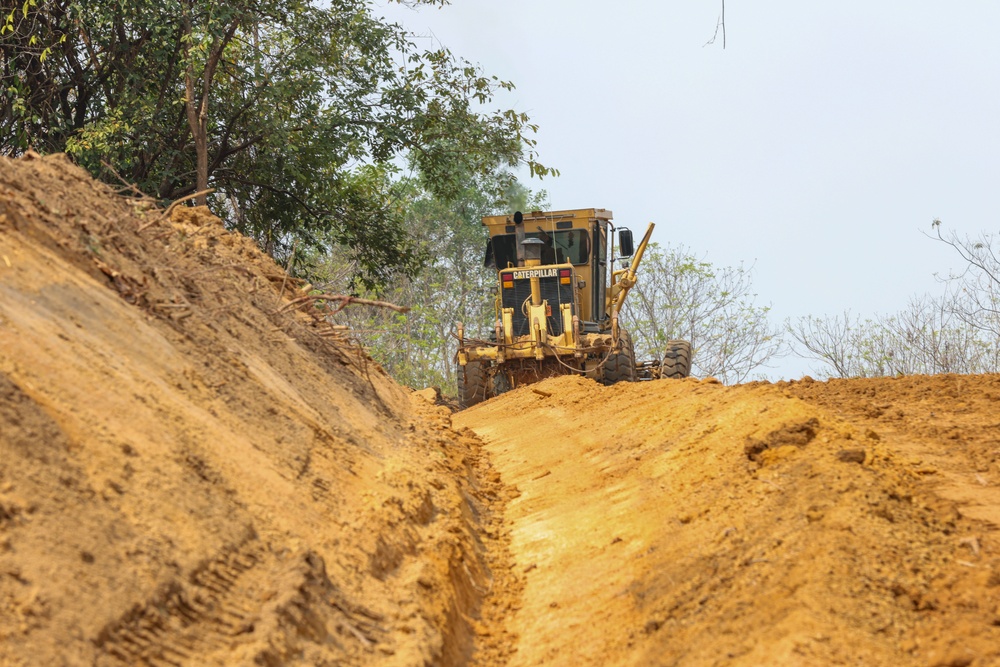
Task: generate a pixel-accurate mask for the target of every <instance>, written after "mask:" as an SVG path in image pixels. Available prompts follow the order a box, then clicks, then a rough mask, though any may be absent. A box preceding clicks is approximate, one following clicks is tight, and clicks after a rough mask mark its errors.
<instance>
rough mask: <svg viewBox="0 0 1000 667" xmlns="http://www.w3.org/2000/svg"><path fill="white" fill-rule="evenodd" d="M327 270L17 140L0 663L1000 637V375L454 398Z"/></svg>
mask: <svg viewBox="0 0 1000 667" xmlns="http://www.w3.org/2000/svg"><path fill="white" fill-rule="evenodd" d="M300 295H301V292H300V291H299V290H298V285H296V284H295V283H294V281H292V280H290V279H288V278H286V276H285V275H284V273H283V272H282V271H281V269H280V268H279V267H277V266H275V265H274V263H273V262H272V261H271V260H269V259H268V258H266V257H264V256H263V255H261V254H260V253H259V252H258V251H257V250H256V248H255V247H254V246H253V244H252V243H251V242H250V241H248V240H246V239H244V238H241V237H239V236H238V235H235V234H232V233H229V232H227V231H225V230H224V229H222V227H221V226H220V225H219V223H218V220H217V219H215V218H214V217H212V216H211V215H210V214H208V212H207V211H206V210H205V209H196V208H195V209H192V208H178V209H175V210H174V211H173V213H172V215H171V216H170V217H169V218H168V217H165V216H164V215H163V214H162V212H161V211H158V210H155V209H153V208H152V207H150V206H148V205H146V204H143V203H142V202H137V201H135V200H124V199H121V198H118V197H115V196H113V193H111V192H110V191H109V190H108V189H107V188H105V187H104V186H101V185H99V184H96V183H94V182H93V181H91V180H90V179H89V178H88V177H87V176H86V175H85V174H84V173H83V172H82V171H80V170H78V169H76V168H75V167H73V166H71V165H69V164H68V162H67V161H66V160H65V159H63V158H61V157H51V158H37V157H30V158H26V159H22V160H17V161H12V160H7V159H3V158H0V665H101V666H104V665H108V666H114V665H192V666H193V665H243V664H248V665H249V664H261V665H303V666H304V665H333V664H337V665H340V664H345V665H362V664H364V665H368V664H378V665H421V664H426V665H462V664H478V665H481V666H483V667H493V666H499V665H508V664H509V665H535V664H545V665H550V664H551V665H559V664H567V665H577V664H586V665H612V664H615V665H617V664H621V665H626V664H628V665H654V664H655V665H698V666H700V665H715V664H732V665H761V664H788V665H828V664H852V665H853V664H866V665H867V664H898V665H920V666H935V665H936V666H952V667H954V666H960V665H975V666H977V667H978V666H981V665H1000V536H998V533H997V530H998V528H997V526H998V524H1000V484H998V482H1000V463H998V459H1000V429H998V426H1000V411H998V407H1000V377H998V376H978V377H958V376H939V377H912V378H902V379H880V380H852V381H831V382H826V383H820V382H813V381H811V380H808V379H804V380H802V381H800V382H795V383H778V384H774V385H771V384H766V383H760V384H753V385H744V386H738V387H724V386H721V385H719V384H718V383H716V382H714V381H701V382H699V381H696V380H687V381H677V382H668V381H660V382H655V383H641V384H632V385H616V386H614V387H601V386H598V385H597V384H595V383H593V382H590V381H588V380H585V379H582V378H574V377H564V378H557V379H552V380H546V381H544V382H542V383H540V384H538V385H535V386H534V387H529V388H525V389H521V390H518V391H516V392H512V393H510V394H507V395H504V396H501V397H499V398H497V399H493V400H491V401H488V402H486V403H484V404H481V405H479V406H476V407H475V408H472V409H470V410H466V411H464V412H462V413H458V414H455V415H452V414H451V412H450V411H449V410H448V409H447V408H446V407H442V406H441V405H439V403H440V400H439V397H438V396H437V394H436V392H434V391H433V390H424V391H421V392H415V393H408V391H407V390H405V389H402V388H400V387H398V386H397V385H395V384H394V383H393V382H392V381H391V380H390V379H389V378H388V377H387V376H386V375H385V373H384V372H383V371H382V370H381V369H380V368H379V367H378V366H377V365H376V364H375V363H374V362H372V361H371V360H370V359H369V358H368V357H367V356H366V355H365V354H364V352H363V351H361V350H358V349H357V348H356V347H353V346H352V345H350V344H349V341H347V340H344V339H340V338H337V337H331V336H329V335H328V334H330V333H331V332H330V331H329V330H328V328H327V327H326V325H325V323H323V322H322V321H321V320H316V319H314V318H312V317H309V316H307V315H304V314H302V312H301V311H295V310H294V309H293V308H289V307H288V306H289V305H290V302H291V300H292V299H293V298H295V297H298V296H300ZM292 305H294V304H292Z"/></svg>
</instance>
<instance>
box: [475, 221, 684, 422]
mask: <svg viewBox="0 0 1000 667" xmlns="http://www.w3.org/2000/svg"><path fill="white" fill-rule="evenodd" d="M611 220H612V215H611V211H608V210H606V209H600V208H598V209H580V210H573V211H551V212H548V213H542V212H539V211H535V212H532V213H527V214H524V213H521V212H520V211H519V212H517V213H514V214H513V215H498V216H489V217H485V218H483V225H484V226H485V227H486V228H487V229H488V230H489V240H488V241H487V244H486V265H487V266H488V267H492V268H495V269H496V270H497V283H498V290H497V296H496V320H495V323H494V328H493V332H492V335H490V336H489V339H488V340H476V339H471V338H466V337H465V330H464V327H463V325H462V323H461V322H459V323H458V324H457V327H456V328H457V337H458V355H457V357H458V363H459V365H460V367H461V369H462V372H461V373H459V377H458V385H459V386H458V389H459V400H460V402H461V404H462V406H463V407H469V406H471V405H475V404H476V403H479V402H480V401H483V400H485V399H487V398H490V397H491V396H495V395H498V394H502V393H503V392H505V391H509V390H511V389H513V388H516V387H519V386H523V385H526V384H530V383H533V382H537V381H539V380H541V379H544V378H547V377H553V376H556V375H562V374H566V373H577V374H581V375H584V376H586V377H591V378H593V379H595V380H598V381H601V382H603V383H604V384H614V383H616V382H634V381H637V380H654V379H658V378H684V377H687V376H688V375H690V373H691V344H690V343H689V342H687V341H682V340H674V341H669V342H668V343H667V344H666V346H665V350H664V352H663V356H661V357H660V358H658V359H654V360H650V361H643V362H641V363H636V360H635V352H634V350H633V347H632V339H631V337H630V336H629V333H628V331H626V330H625V329H624V328H622V327H621V325H620V323H619V314H620V313H621V309H622V304H624V303H625V297H626V296H627V295H628V292H629V290H630V289H631V288H632V287H633V286H634V285H635V284H636V269H637V268H638V267H639V263H640V262H641V261H642V255H643V253H644V252H645V251H646V246H647V245H648V244H649V237H650V235H651V234H652V232H653V226H654V225H653V223H649V227H648V228H647V229H646V234H645V236H643V238H642V241H641V242H640V243H639V246H638V248H636V247H635V246H634V242H633V238H632V232H631V231H630V230H629V229H626V228H622V229H618V230H617V231H618V243H617V247H616V245H615V243H614V234H613V232H614V230H615V228H614V226H613V225H612V224H611ZM616 253H617V257H616ZM609 258H610V259H609ZM618 260H623V263H622V266H623V268H621V269H617V270H616V269H615V268H614V262H615V261H618ZM629 260H631V261H629Z"/></svg>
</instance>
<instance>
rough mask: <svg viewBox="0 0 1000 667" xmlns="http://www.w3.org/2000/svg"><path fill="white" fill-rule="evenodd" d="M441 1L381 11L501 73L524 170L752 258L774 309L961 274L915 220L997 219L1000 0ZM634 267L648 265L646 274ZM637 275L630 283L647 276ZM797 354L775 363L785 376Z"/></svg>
mask: <svg viewBox="0 0 1000 667" xmlns="http://www.w3.org/2000/svg"><path fill="white" fill-rule="evenodd" d="M721 8H722V4H721V0H713V1H707V0H696V1H692V0H687V1H685V2H678V1H675V0H655V1H654V0H645V1H638V0H619V1H618V2H617V3H610V2H606V1H605V2H596V1H594V0H503V1H502V2H501V1H500V0H453V4H452V5H450V6H446V7H443V8H440V9H435V8H423V9H420V10H418V11H414V10H410V9H407V8H405V7H399V6H397V5H386V4H384V3H380V4H379V5H378V6H377V7H376V11H377V12H380V13H382V14H383V15H385V16H387V17H388V18H390V19H392V20H395V21H397V22H399V23H401V24H403V25H404V26H406V27H407V28H408V29H409V30H411V31H412V32H413V34H414V36H415V37H414V39H415V41H416V43H417V44H418V45H419V46H426V47H427V48H431V47H434V46H444V47H447V48H448V49H450V50H451V51H452V52H453V53H454V54H455V55H457V56H461V57H463V58H465V59H467V60H469V61H470V62H472V63H475V64H477V65H479V66H480V67H482V68H483V70H484V71H485V72H486V73H488V74H495V75H497V76H499V77H500V78H501V79H506V80H510V81H513V82H514V84H515V85H516V86H517V89H516V90H515V91H514V92H512V93H510V94H508V95H504V96H502V97H500V98H498V99H497V101H496V106H497V108H501V107H502V108H514V109H516V110H518V111H524V112H526V113H528V114H529V115H530V117H531V120H532V122H534V123H537V124H538V125H539V126H540V129H539V132H538V134H537V135H536V139H537V140H538V146H537V150H538V153H539V159H540V161H541V162H542V163H543V164H545V165H546V166H552V167H555V168H557V169H559V171H560V172H561V173H560V176H559V177H557V178H546V179H545V180H543V181H538V180H537V179H530V181H528V180H527V177H526V176H525V178H524V179H522V180H525V181H526V185H528V187H530V188H532V189H535V190H537V189H545V190H547V191H548V193H549V201H550V202H551V205H552V208H553V209H567V208H591V207H595V208H608V209H611V210H612V211H613V212H614V219H615V223H616V224H619V225H627V226H629V227H631V228H632V229H633V231H635V232H636V233H637V234H641V233H642V231H644V229H645V223H647V222H655V223H656V231H655V232H654V234H653V240H654V241H658V242H660V243H661V244H667V243H669V244H671V245H674V246H677V245H681V246H684V247H686V248H687V249H688V250H690V251H691V252H692V253H693V254H695V255H696V256H698V257H701V258H703V259H705V260H706V261H708V262H711V263H712V264H714V265H716V266H736V265H739V264H741V263H743V264H744V265H747V266H750V265H752V266H753V284H754V289H755V291H756V293H757V294H758V295H759V296H758V305H770V307H771V308H772V311H771V313H772V315H773V319H774V322H775V323H778V324H780V323H782V322H784V321H785V320H786V319H791V320H795V319H796V318H799V317H804V316H807V315H813V316H823V315H831V316H832V315H837V314H843V313H844V311H846V310H850V311H851V313H852V314H855V315H861V316H872V315H876V314H889V313H893V312H896V311H898V310H901V309H903V308H904V307H905V306H906V305H907V303H908V302H909V300H910V298H911V297H914V296H917V295H922V294H926V293H932V294H939V293H940V292H941V291H942V286H941V283H940V282H939V280H938V278H937V277H936V276H946V275H948V274H949V272H951V271H956V270H960V269H961V268H962V262H961V260H960V258H959V257H958V256H957V254H956V253H955V251H954V250H952V249H950V248H948V247H947V246H945V245H944V244H942V243H939V242H936V241H932V240H930V239H929V238H927V237H926V236H925V233H930V232H931V222H932V220H934V219H935V218H938V219H940V220H941V221H942V228H943V229H944V230H945V231H946V232H948V231H951V230H954V231H956V232H958V233H960V234H962V235H978V234H979V233H981V232H983V231H992V232H997V231H1000V39H998V34H1000V3H998V2H996V1H995V0H961V1H954V0H953V1H952V2H943V1H940V2H931V1H929V0H916V1H914V0H910V1H909V2H902V1H895V0H882V1H880V2H877V3H873V2H870V1H869V2H865V1H859V0H841V1H840V2H829V3H802V2H792V1H791V0H770V1H767V0H757V1H755V2H747V1H739V0H729V2H727V3H726V6H725V12H726V14H725V19H726V21H725V23H726V45H725V48H724V49H723V46H722V35H721V30H720V31H719V34H718V35H717V36H716V39H715V42H714V43H712V44H709V43H708V42H709V41H710V40H711V39H712V37H713V34H714V33H715V32H716V25H717V23H718V20H719V16H720V10H721ZM640 275H641V272H640ZM640 279H641V278H640ZM817 368H818V364H817V363H816V362H811V361H809V360H805V359H801V358H797V357H788V358H785V359H783V360H780V361H778V362H776V363H775V364H774V368H772V369H770V370H766V369H765V372H766V373H767V374H768V375H769V376H770V377H771V378H772V379H780V378H782V377H785V378H797V377H801V376H802V375H803V374H806V373H809V372H813V371H815V370H817Z"/></svg>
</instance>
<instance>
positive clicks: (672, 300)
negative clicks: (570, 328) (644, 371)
mask: <svg viewBox="0 0 1000 667" xmlns="http://www.w3.org/2000/svg"><path fill="white" fill-rule="evenodd" d="M756 298H757V295H756V294H755V293H754V292H753V287H752V282H751V270H750V269H747V268H745V267H743V266H742V265H741V266H738V267H724V268H717V267H714V266H713V265H712V264H710V263H708V262H705V261H702V260H699V259H697V258H696V257H695V256H694V255H692V254H691V253H690V252H689V251H688V250H686V249H685V248H683V247H678V248H672V247H670V246H666V247H661V246H659V245H658V244H655V243H652V244H650V245H649V247H648V248H647V250H646V254H645V257H644V259H643V262H642V266H640V267H639V282H638V283H637V285H636V286H635V287H634V288H633V289H632V292H631V293H630V294H629V297H628V299H627V300H626V302H625V308H624V310H623V313H622V314H623V317H624V322H625V327H626V328H627V329H628V330H629V331H630V332H631V334H632V339H633V341H634V344H635V348H636V357H637V358H644V357H653V358H656V357H659V356H662V354H663V351H664V349H665V346H666V343H667V341H669V340H673V339H683V340H688V341H690V342H691V345H692V347H693V348H694V371H693V372H694V374H695V375H701V376H713V377H716V378H718V379H720V380H722V381H723V382H726V383H737V382H742V381H744V380H746V379H747V378H748V377H749V376H750V374H751V373H752V372H753V371H754V370H756V369H759V368H761V367H763V366H764V365H766V364H767V362H768V361H769V360H770V359H772V358H774V357H775V356H777V355H778V354H779V353H780V352H781V349H782V341H781V331H780V330H779V329H778V328H777V327H775V326H772V325H771V323H770V322H769V320H768V313H769V312H770V308H769V307H768V306H758V305H757V304H756Z"/></svg>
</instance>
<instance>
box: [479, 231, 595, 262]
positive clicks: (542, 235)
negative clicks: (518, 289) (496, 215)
mask: <svg viewBox="0 0 1000 667" xmlns="http://www.w3.org/2000/svg"><path fill="white" fill-rule="evenodd" d="M524 236H525V238H534V239H541V240H542V242H543V243H544V244H545V246H544V247H543V248H542V264H566V263H569V264H586V263H587V262H588V261H589V260H590V236H589V235H588V234H587V230H585V229H566V230H562V231H555V232H542V231H538V232H526V233H525V235H524ZM491 245H492V249H493V259H494V262H495V265H496V267H497V268H498V269H504V268H507V267H508V266H517V235H515V234H499V235H497V236H494V237H493V238H492V244H491Z"/></svg>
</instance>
